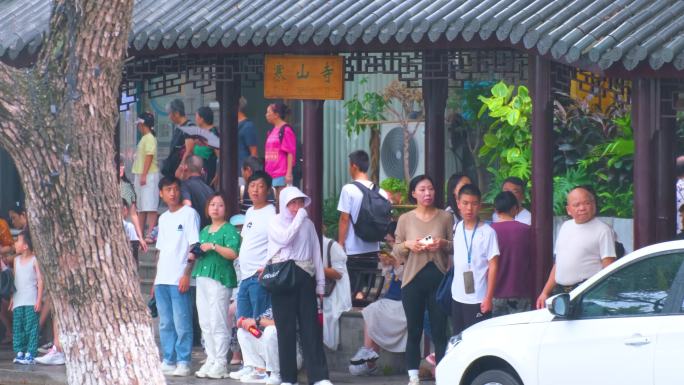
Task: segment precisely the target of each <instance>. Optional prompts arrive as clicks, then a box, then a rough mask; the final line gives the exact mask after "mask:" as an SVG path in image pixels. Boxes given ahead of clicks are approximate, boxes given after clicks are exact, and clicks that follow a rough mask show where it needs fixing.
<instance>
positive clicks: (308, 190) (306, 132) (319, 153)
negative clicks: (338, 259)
mask: <svg viewBox="0 0 684 385" xmlns="http://www.w3.org/2000/svg"><path fill="white" fill-rule="evenodd" d="M323 102H324V101H323V100H305V101H304V102H303V103H304V119H303V124H302V126H303V127H302V136H303V138H304V139H303V143H302V146H303V147H304V148H303V150H302V151H303V154H302V155H303V164H302V166H303V167H302V173H303V175H302V190H303V191H304V193H305V194H306V195H308V196H309V197H310V198H311V205H310V206H309V217H310V218H311V220H312V221H313V223H314V225H315V226H316V231H317V232H318V235H319V236H321V234H323V231H322V229H323Z"/></svg>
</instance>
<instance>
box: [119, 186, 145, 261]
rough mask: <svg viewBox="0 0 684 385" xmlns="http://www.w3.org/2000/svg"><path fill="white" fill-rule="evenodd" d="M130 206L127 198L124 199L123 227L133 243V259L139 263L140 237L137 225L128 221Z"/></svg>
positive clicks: (122, 208)
mask: <svg viewBox="0 0 684 385" xmlns="http://www.w3.org/2000/svg"><path fill="white" fill-rule="evenodd" d="M130 209H131V208H130V206H129V205H128V202H126V200H125V199H122V206H121V215H122V216H123V218H124V219H123V227H124V231H125V232H126V238H127V239H128V242H130V244H131V252H132V253H133V259H135V262H136V263H138V248H139V247H140V238H138V233H136V231H135V226H134V225H133V224H132V223H131V222H129V221H128V219H129V217H130Z"/></svg>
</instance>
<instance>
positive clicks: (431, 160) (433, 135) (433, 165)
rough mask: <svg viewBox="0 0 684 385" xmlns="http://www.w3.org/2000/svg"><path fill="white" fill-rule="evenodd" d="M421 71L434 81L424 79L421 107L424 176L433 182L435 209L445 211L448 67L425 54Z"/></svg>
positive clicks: (434, 54)
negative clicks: (422, 114)
mask: <svg viewBox="0 0 684 385" xmlns="http://www.w3.org/2000/svg"><path fill="white" fill-rule="evenodd" d="M424 57H425V61H424V63H423V66H424V70H425V72H426V73H429V74H430V76H433V77H443V79H437V78H433V79H423V82H422V86H423V103H424V104H425V173H426V174H427V175H430V176H431V177H432V178H433V179H434V182H435V186H434V187H435V191H436V192H437V193H436V195H435V205H436V206H437V207H444V178H445V175H444V140H445V139H444V110H445V109H446V102H447V96H448V94H449V88H448V87H449V81H448V80H447V75H448V73H447V70H446V68H447V63H446V62H445V61H444V60H442V55H440V53H439V52H435V51H430V52H425V54H424Z"/></svg>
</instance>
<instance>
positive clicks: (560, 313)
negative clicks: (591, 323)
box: [546, 293, 570, 318]
mask: <svg viewBox="0 0 684 385" xmlns="http://www.w3.org/2000/svg"><path fill="white" fill-rule="evenodd" d="M546 308H547V309H549V311H550V312H551V314H553V315H555V316H556V317H560V318H567V317H568V315H570V294H568V293H563V294H558V295H554V296H553V297H551V298H549V299H547V300H546Z"/></svg>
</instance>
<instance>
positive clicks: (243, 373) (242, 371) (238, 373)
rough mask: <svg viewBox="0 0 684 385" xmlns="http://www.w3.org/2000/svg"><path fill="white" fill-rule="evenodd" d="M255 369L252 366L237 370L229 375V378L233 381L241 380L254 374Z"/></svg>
mask: <svg viewBox="0 0 684 385" xmlns="http://www.w3.org/2000/svg"><path fill="white" fill-rule="evenodd" d="M253 370H254V369H252V367H251V366H243V367H242V369H240V370H236V371H234V372H230V373H228V377H230V378H232V379H233V380H239V379H241V378H242V377H243V376H246V375H248V374H250V373H252V371H253Z"/></svg>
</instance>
